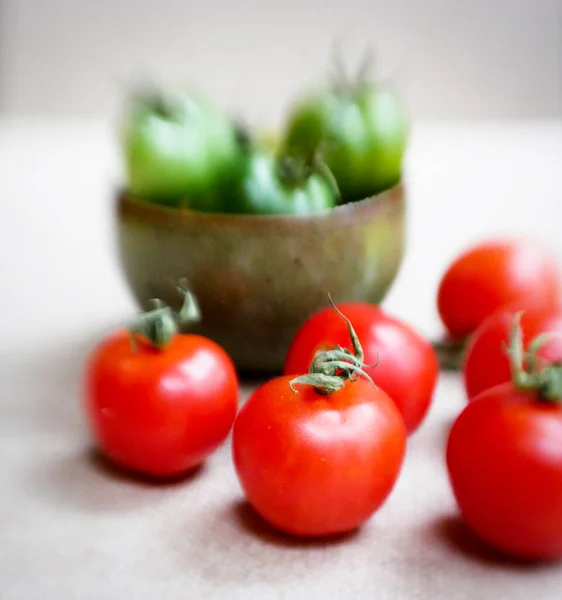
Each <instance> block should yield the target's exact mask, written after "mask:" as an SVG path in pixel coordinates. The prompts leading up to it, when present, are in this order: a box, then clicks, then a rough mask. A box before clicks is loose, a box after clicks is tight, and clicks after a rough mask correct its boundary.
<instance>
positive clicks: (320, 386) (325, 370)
mask: <svg viewBox="0 0 562 600" xmlns="http://www.w3.org/2000/svg"><path fill="white" fill-rule="evenodd" d="M328 298H329V300H330V304H331V305H332V308H333V309H334V310H335V311H336V312H337V313H338V315H339V316H340V317H341V318H342V319H343V320H344V321H345V322H346V325H347V329H348V331H349V337H350V338H351V345H352V346H353V352H352V351H350V350H348V349H346V348H342V347H341V346H335V347H334V348H332V349H331V350H322V351H320V352H318V353H317V354H316V355H315V357H314V358H313V359H312V362H311V363H310V367H309V370H308V374H306V375H301V376H300V377H295V378H294V379H293V380H291V382H290V383H289V386H290V387H291V390H292V391H293V392H296V390H295V388H294V387H293V385H294V384H296V383H300V384H302V385H312V386H314V388H315V389H316V391H317V392H318V393H319V394H323V395H327V394H332V393H334V392H337V391H338V390H341V389H342V388H343V387H344V385H345V383H346V381H357V379H359V378H360V377H365V378H366V379H368V380H369V381H370V382H371V383H372V384H373V385H375V384H374V382H373V380H372V379H371V377H370V376H369V375H368V374H367V373H366V372H365V371H364V369H365V368H368V367H371V366H376V365H366V364H365V363H364V358H365V355H364V353H363V348H362V346H361V343H360V342H359V338H358V337H357V334H356V333H355V330H354V329H353V325H352V324H351V321H350V320H349V319H348V318H347V317H346V316H345V315H344V314H343V313H342V312H341V311H340V310H339V309H338V307H337V306H336V305H335V304H334V301H333V300H332V297H331V296H328ZM377 364H378V361H377Z"/></svg>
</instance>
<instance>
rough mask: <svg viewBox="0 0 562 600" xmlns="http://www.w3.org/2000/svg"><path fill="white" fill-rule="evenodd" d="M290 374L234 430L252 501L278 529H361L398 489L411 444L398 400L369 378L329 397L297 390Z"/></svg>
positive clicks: (264, 389)
mask: <svg viewBox="0 0 562 600" xmlns="http://www.w3.org/2000/svg"><path fill="white" fill-rule="evenodd" d="M291 379H292V378H291V377H290V376H283V377H279V378H277V379H274V380H271V381H269V382H267V383H266V384H264V385H262V386H261V387H259V388H258V389H257V390H256V391H255V392H254V393H253V394H252V395H251V396H250V398H249V399H248V400H247V402H246V404H245V405H244V406H243V407H242V409H241V410H240V412H239V414H238V416H237V418H236V421H235V424H234V429H233V434H232V452H233V459H234V465H235V467H236V472H237V475H238V478H239V480H240V483H241V485H242V487H243V489H244V492H245V494H246V497H247V499H248V500H249V502H250V504H251V505H252V506H253V507H254V509H255V510H256V511H257V512H258V513H259V514H260V515H261V516H262V517H263V518H264V519H266V520H267V521H268V522H269V523H271V524H272V525H273V526H274V527H276V528H278V529H280V530H281V531H284V532H286V533H289V534H293V535H297V536H322V535H331V534H337V533H343V532H346V531H350V530H353V529H355V528H357V527H359V526H360V525H361V524H362V523H363V522H364V521H366V520H367V519H368V518H369V517H370V516H371V515H372V514H373V513H374V512H375V511H376V510H377V509H378V508H380V506H382V504H383V503H384V502H385V500H386V498H387V497H388V495H389V494H390V492H391V490H392V489H393V487H394V484H395V482H396V480H397V478H398V475H399V473H400V470H401V467H402V463H403V459H404V454H405V447H406V432H405V429H404V424H403V421H402V419H401V417H400V414H399V413H398V411H397V409H396V407H395V405H394V403H393V402H392V400H390V398H389V397H388V396H387V394H386V393H385V392H383V391H382V390H380V389H379V390H377V389H376V388H374V387H373V386H372V384H371V383H370V382H368V381H367V380H363V379H361V380H358V381H354V382H347V383H346V385H345V386H344V388H343V389H342V390H340V391H338V392H334V393H332V394H329V395H322V394H319V393H318V392H316V391H315V389H314V388H313V387H311V386H306V385H302V384H295V389H296V390H297V393H295V392H293V391H292V390H291V389H290V387H289V382H290V381H291Z"/></svg>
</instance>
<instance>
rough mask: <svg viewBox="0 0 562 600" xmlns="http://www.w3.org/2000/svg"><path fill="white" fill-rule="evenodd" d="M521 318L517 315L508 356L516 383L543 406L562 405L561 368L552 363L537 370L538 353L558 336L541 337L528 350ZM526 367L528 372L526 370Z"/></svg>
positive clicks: (546, 334) (541, 335)
mask: <svg viewBox="0 0 562 600" xmlns="http://www.w3.org/2000/svg"><path fill="white" fill-rule="evenodd" d="M522 314H523V313H522V312H519V313H517V314H516V315H515V317H514V319H513V324H512V326H511V332H510V336H509V348H508V354H509V357H510V368H511V377H512V380H513V383H514V385H515V386H516V387H517V388H519V389H520V390H525V391H534V392H537V396H538V399H539V400H540V401H542V402H553V403H561V402H562V365H560V364H557V363H549V364H547V365H546V366H545V367H543V368H542V369H539V366H538V352H539V350H540V349H541V348H542V347H543V346H544V345H545V344H546V343H547V342H549V341H551V340H552V339H553V338H554V337H558V334H556V333H542V334H540V335H539V336H537V337H536V338H535V339H534V340H533V341H532V342H531V343H530V344H529V347H528V349H527V350H525V347H524V344H523V331H522V329H521V316H522ZM525 363H526V364H527V367H528V369H526V368H525Z"/></svg>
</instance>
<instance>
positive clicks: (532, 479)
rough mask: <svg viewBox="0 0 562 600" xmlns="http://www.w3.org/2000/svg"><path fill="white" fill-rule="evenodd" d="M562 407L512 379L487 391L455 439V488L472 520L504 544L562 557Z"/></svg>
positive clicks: (520, 553) (532, 556)
mask: <svg viewBox="0 0 562 600" xmlns="http://www.w3.org/2000/svg"><path fill="white" fill-rule="evenodd" d="M561 440H562V406H561V405H560V404H554V403H544V402H539V401H537V395H536V393H535V392H521V391H519V390H517V389H516V388H515V387H514V386H513V384H512V383H504V384H500V385H498V386H495V387H493V388H490V389H488V390H486V391H485V392H483V393H482V394H479V395H478V396H477V397H476V398H475V399H474V401H473V402H471V403H470V404H468V405H467V406H466V408H465V409H464V411H463V412H462V413H461V415H460V416H459V417H458V419H457V421H456V422H455V424H454V425H453V427H452V429H451V432H450V435H449V440H448V444H447V468H448V472H449V478H450V481H451V485H452V488H453V491H454V494H455V497H456V500H457V503H458V505H459V507H460V510H461V512H462V514H463V516H464V519H465V521H466V523H467V524H468V525H469V526H470V527H471V529H473V530H474V532H475V533H476V534H477V535H478V536H479V537H480V538H482V539H483V540H484V541H485V542H487V543H489V544H490V545H491V546H493V547H495V548H496V549H498V550H500V551H502V552H504V553H506V554H509V555H511V556H514V557H517V558H522V559H527V560H541V559H554V558H560V557H562V443H561Z"/></svg>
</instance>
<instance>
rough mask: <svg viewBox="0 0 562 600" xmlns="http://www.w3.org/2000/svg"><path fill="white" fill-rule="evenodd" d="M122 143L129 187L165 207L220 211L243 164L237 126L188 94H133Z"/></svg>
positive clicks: (217, 111)
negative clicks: (227, 191) (228, 187)
mask: <svg viewBox="0 0 562 600" xmlns="http://www.w3.org/2000/svg"><path fill="white" fill-rule="evenodd" d="M122 145H123V153H124V159H125V166H126V172H127V187H128V191H129V192H130V193H131V194H132V195H133V196H135V197H137V198H139V199H143V200H147V201H150V202H155V203H159V204H165V205H169V206H175V207H180V206H181V207H186V208H193V209H195V210H202V211H215V212H217V211H219V210H220V207H221V202H222V201H223V194H222V193H221V192H222V191H223V190H224V189H225V188H226V187H227V186H229V185H230V184H231V183H232V181H234V180H235V179H236V178H237V177H238V174H239V171H240V169H241V166H242V165H241V158H240V145H241V140H240V136H239V132H238V130H237V128H236V127H235V126H234V124H233V123H232V122H231V121H230V120H229V119H228V118H227V117H226V116H225V115H223V114H222V113H221V112H220V111H219V110H218V109H217V108H216V107H214V106H212V105H211V104H210V103H209V102H208V101H207V100H206V99H204V98H202V97H201V96H199V95H196V94H192V93H179V92H177V93H176V92H171V91H169V92H164V91H151V92H148V93H138V94H136V95H133V97H132V101H131V103H130V110H129V112H128V115H127V116H126V119H125V123H124V131H123V137H122Z"/></svg>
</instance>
